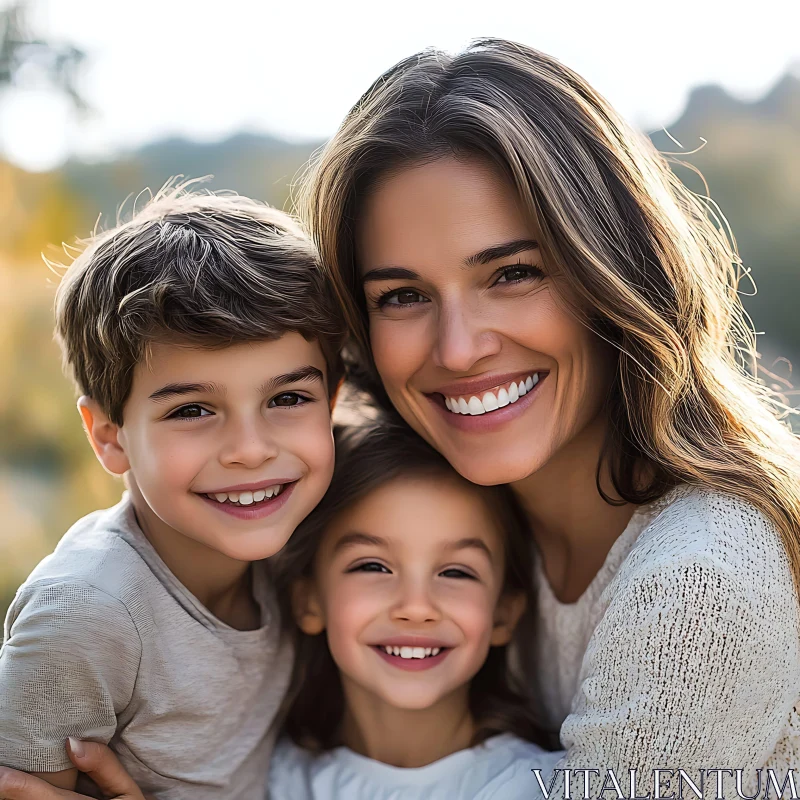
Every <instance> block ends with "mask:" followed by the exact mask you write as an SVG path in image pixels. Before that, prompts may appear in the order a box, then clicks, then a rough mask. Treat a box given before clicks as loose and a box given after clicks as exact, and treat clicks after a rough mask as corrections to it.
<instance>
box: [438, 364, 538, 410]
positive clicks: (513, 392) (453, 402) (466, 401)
mask: <svg viewBox="0 0 800 800" xmlns="http://www.w3.org/2000/svg"><path fill="white" fill-rule="evenodd" d="M537 383H539V373H538V372H534V373H533V374H532V375H528V377H527V378H525V380H524V381H519V382H516V381H512V382H511V383H510V384H508V385H506V386H501V387H500V389H499V390H497V392H486V393H484V395H483V396H482V397H477V396H475V395H473V396H472V397H470V398H466V397H445V398H444V404H445V405H446V406H447V410H448V411H452V412H453V413H454V414H467V415H469V416H473V417H476V416H478V415H479V414H486V413H487V412H489V411H496V410H497V409H498V408H505V406H507V405H511V404H513V403H516V402H517V400H519V399H520V397H523V396H524V395H526V394H528V392H529V391H530V390H531V389H533V387H534V386H536V384H537Z"/></svg>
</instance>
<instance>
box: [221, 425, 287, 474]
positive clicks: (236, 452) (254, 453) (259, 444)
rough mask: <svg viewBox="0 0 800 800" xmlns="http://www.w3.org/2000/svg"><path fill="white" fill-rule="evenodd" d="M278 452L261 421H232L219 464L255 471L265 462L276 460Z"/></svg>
mask: <svg viewBox="0 0 800 800" xmlns="http://www.w3.org/2000/svg"><path fill="white" fill-rule="evenodd" d="M279 451H280V448H279V446H278V444H277V442H276V441H275V439H274V437H273V436H272V435H271V434H270V431H269V428H268V425H267V423H266V422H264V420H263V419H261V420H250V421H248V420H232V421H231V422H230V423H229V424H228V426H227V430H226V432H225V440H224V442H223V445H222V449H221V451H220V462H221V463H222V465H223V466H226V467H236V466H241V467H245V468H246V469H255V468H256V467H260V466H261V465H262V464H263V463H264V462H265V461H270V460H271V459H273V458H276V457H277V455H278V453H279Z"/></svg>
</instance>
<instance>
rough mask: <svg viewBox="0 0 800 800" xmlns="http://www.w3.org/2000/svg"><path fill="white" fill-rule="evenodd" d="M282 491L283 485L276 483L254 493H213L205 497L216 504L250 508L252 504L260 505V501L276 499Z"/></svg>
mask: <svg viewBox="0 0 800 800" xmlns="http://www.w3.org/2000/svg"><path fill="white" fill-rule="evenodd" d="M282 489H283V484H280V483H276V484H274V485H273V486H267V487H265V488H263V489H256V491H254V492H215V493H213V494H208V495H206V497H208V498H210V499H211V500H216V501H217V502H218V503H238V504H239V505H240V506H250V505H252V504H253V503H260V502H261V501H262V500H269V499H270V498H272V497H277V496H278V495H279V494H280V493H281V491H282Z"/></svg>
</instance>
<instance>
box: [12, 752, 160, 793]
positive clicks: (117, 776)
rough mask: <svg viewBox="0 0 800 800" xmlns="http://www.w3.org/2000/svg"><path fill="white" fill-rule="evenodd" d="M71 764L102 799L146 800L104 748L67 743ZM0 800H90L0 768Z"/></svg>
mask: <svg viewBox="0 0 800 800" xmlns="http://www.w3.org/2000/svg"><path fill="white" fill-rule="evenodd" d="M67 751H68V752H69V757H70V759H71V761H72V763H73V764H74V765H75V766H76V767H77V768H78V769H79V770H80V771H81V772H85V773H86V774H87V775H88V776H89V777H90V778H91V779H92V780H93V781H94V782H95V783H96V784H97V786H98V787H99V789H100V791H101V792H102V793H103V796H104V797H107V798H114V800H147V798H146V797H145V796H144V795H143V794H142V793H141V791H140V790H139V787H138V786H137V785H136V784H135V783H134V782H133V780H131V777H130V776H129V775H128V773H127V772H125V770H124V769H123V768H122V765H121V764H120V763H119V761H117V757H116V756H115V755H114V754H113V753H112V752H111V750H109V749H108V747H106V746H105V745H103V744H97V743H96V742H78V741H75V740H71V741H70V745H69V746H68V747H67ZM0 800H89V799H88V798H87V797H86V795H82V794H76V793H75V792H69V791H67V790H66V789H57V788H56V787H55V786H51V785H50V784H49V783H46V782H45V781H42V780H39V778H34V777H33V776H32V775H26V774H25V773H24V772H18V771H17V770H15V769H6V768H4V767H0Z"/></svg>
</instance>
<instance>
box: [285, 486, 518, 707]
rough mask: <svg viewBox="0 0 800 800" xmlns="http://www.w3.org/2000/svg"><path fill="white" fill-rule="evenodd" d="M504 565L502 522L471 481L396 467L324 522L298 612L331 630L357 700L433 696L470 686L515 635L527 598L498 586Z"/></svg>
mask: <svg viewBox="0 0 800 800" xmlns="http://www.w3.org/2000/svg"><path fill="white" fill-rule="evenodd" d="M503 574H504V553H503V541H502V537H501V534H500V533H499V531H498V530H497V529H496V523H495V522H494V521H493V519H492V515H491V512H490V510H489V509H488V508H487V506H486V503H485V501H484V500H482V499H481V498H480V497H479V496H478V493H477V492H476V491H475V490H474V489H472V488H470V486H469V485H468V484H466V483H465V482H463V481H461V480H460V479H458V478H456V477H453V478H452V479H450V478H446V477H431V476H426V477H422V478H398V479H396V480H394V481H391V482H389V483H387V484H385V485H384V486H382V487H380V488H379V489H377V490H375V491H374V492H372V493H370V494H369V495H367V496H366V497H365V498H363V499H362V500H360V501H359V502H357V503H356V504H354V505H353V506H352V507H351V508H349V509H348V510H346V511H345V512H344V513H342V514H341V515H340V516H339V517H338V518H336V520H335V521H334V523H333V524H332V525H331V526H330V527H329V529H328V530H327V531H326V532H325V536H324V538H323V541H322V543H321V545H320V549H319V551H318V553H317V557H316V561H315V574H314V577H313V579H311V580H308V581H304V582H302V583H301V584H300V585H298V586H297V587H296V591H295V597H294V600H295V611H296V617H297V621H298V624H299V625H300V627H301V628H302V629H303V630H304V631H305V632H306V633H309V634H316V633H320V632H321V631H322V630H323V629H324V630H325V631H326V632H327V637H328V645H329V647H330V651H331V654H332V655H333V659H334V661H335V662H336V664H337V666H338V667H339V670H340V672H341V676H342V681H343V685H344V688H345V691H346V693H347V696H348V699H349V700H350V701H352V699H353V697H354V696H359V697H361V698H364V697H365V696H366V697H367V698H368V700H367V701H368V702H370V703H372V702H374V701H375V700H378V701H382V702H383V703H386V704H388V705H389V706H391V707H393V708H401V709H409V710H410V709H414V710H418V709H424V708H430V707H431V706H433V705H435V704H436V703H437V702H438V701H439V700H441V699H442V698H444V697H447V696H449V695H451V694H452V693H453V692H456V691H460V690H462V691H466V690H467V688H468V686H469V682H470V680H471V679H472V677H473V676H474V675H475V674H476V673H477V672H478V670H479V669H480V668H481V666H482V665H483V663H484V661H485V660H486V657H487V654H488V652H489V647H490V646H491V645H501V644H506V643H507V642H508V641H509V639H510V637H511V633H512V631H513V628H514V625H515V623H516V621H517V618H518V616H519V614H520V613H521V612H522V607H523V605H524V601H523V600H522V598H521V597H520V596H517V595H513V596H512V595H505V594H503V593H502V587H503Z"/></svg>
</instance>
